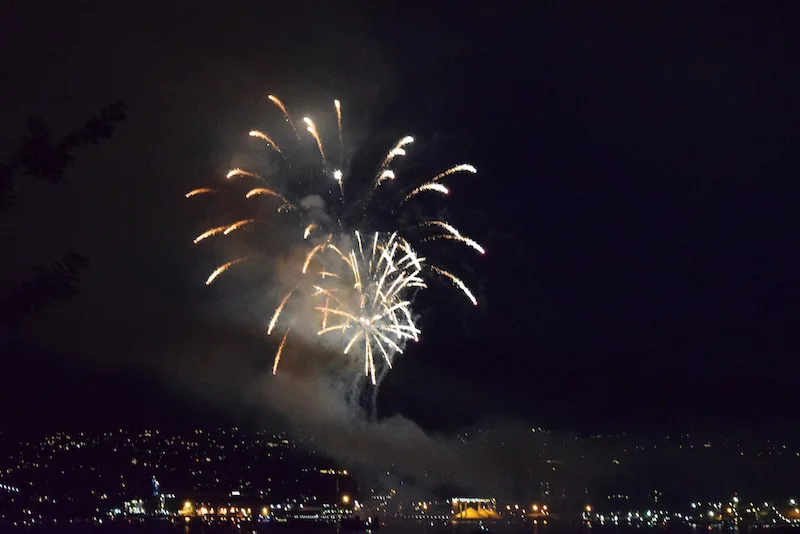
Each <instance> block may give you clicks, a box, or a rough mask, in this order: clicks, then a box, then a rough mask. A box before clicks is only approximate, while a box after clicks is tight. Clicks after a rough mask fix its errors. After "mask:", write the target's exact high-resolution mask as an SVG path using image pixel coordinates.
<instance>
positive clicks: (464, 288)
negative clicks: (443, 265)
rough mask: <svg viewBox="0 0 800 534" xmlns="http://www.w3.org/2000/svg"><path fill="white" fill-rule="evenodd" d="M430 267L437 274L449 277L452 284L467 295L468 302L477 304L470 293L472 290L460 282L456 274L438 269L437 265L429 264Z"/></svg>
mask: <svg viewBox="0 0 800 534" xmlns="http://www.w3.org/2000/svg"><path fill="white" fill-rule="evenodd" d="M431 269H432V270H433V271H434V272H436V273H439V274H441V275H442V276H444V277H446V278H449V279H450V281H451V282H453V284H455V285H456V287H458V288H459V289H460V290H461V291H463V292H464V294H465V295H466V296H467V298H468V299H469V300H470V302H472V305H473V306H477V305H478V301H477V300H476V299H475V295H473V294H472V291H470V290H469V288H467V286H466V285H464V282H462V281H461V280H460V279H459V278H458V277H457V276H455V275H454V274H451V273H449V272H447V271H445V270H444V269H440V268H439V267H436V266H435V265H431Z"/></svg>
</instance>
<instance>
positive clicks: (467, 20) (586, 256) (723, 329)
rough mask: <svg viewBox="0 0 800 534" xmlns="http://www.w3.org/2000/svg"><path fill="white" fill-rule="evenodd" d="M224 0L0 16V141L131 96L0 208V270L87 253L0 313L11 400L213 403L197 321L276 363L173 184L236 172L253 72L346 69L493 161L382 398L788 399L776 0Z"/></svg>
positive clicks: (367, 123)
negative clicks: (697, 2)
mask: <svg viewBox="0 0 800 534" xmlns="http://www.w3.org/2000/svg"><path fill="white" fill-rule="evenodd" d="M232 4H233V5H234V6H235V7H232V6H223V5H222V4H221V3H219V2H204V1H197V2H193V3H192V4H191V7H183V8H178V7H173V6H172V4H171V3H168V2H162V3H160V4H155V3H152V4H151V3H149V2H144V3H142V2H135V3H134V2H131V3H125V2H120V3H114V7H113V8H112V7H110V6H109V5H106V4H103V3H100V2H97V3H92V2H84V3H80V2H79V3H71V4H70V5H69V6H67V5H66V4H65V5H64V6H59V7H51V8H50V9H44V10H43V9H41V7H34V6H32V7H25V8H20V7H17V9H23V11H17V12H14V13H6V14H5V15H4V16H3V17H2V22H1V23H0V64H2V66H3V72H4V75H3V80H4V81H3V84H2V86H1V87H0V97H1V98H2V100H0V101H2V102H3V103H4V105H3V106H2V109H0V116H2V124H3V125H4V127H3V131H2V133H1V134H0V148H2V150H4V151H5V150H8V149H9V148H11V147H13V146H14V145H15V143H17V141H18V139H19V138H20V136H21V135H22V132H23V127H24V120H25V118H26V117H27V116H30V115H41V116H43V117H45V118H46V119H48V120H49V121H50V122H51V124H52V125H53V127H54V128H55V129H56V130H57V131H59V132H66V131H68V129H69V128H70V127H73V126H76V125H78V124H80V123H82V122H83V121H84V120H85V119H86V118H87V117H88V116H90V115H91V114H93V113H94V112H95V111H97V110H98V109H99V108H100V107H102V106H104V105H105V104H107V103H109V102H111V101H114V100H122V101H124V102H125V103H127V104H128V106H129V108H130V112H129V119H128V120H127V121H126V122H125V123H124V124H122V125H121V126H120V128H119V130H118V131H117V132H116V133H115V134H114V136H113V138H112V139H111V140H109V141H107V142H105V143H103V144H102V145H99V146H98V147H91V148H87V149H85V150H84V151H82V152H81V153H80V154H79V157H78V161H77V162H76V165H75V166H74V167H73V168H72V169H71V170H70V172H69V173H68V177H67V178H68V183H67V184H65V185H61V186H58V187H57V188H54V187H52V186H50V185H46V184H35V185H33V186H23V187H21V195H22V198H21V201H20V202H18V203H17V204H15V205H14V207H13V208H12V209H11V210H10V211H9V212H7V213H4V214H2V215H0V216H1V217H2V219H0V220H1V221H2V222H1V224H2V226H1V227H2V228H3V231H2V237H1V239H2V242H1V243H0V244H1V245H2V247H3V250H5V251H6V254H7V255H8V256H7V258H6V259H5V260H4V262H3V266H2V280H3V281H9V282H11V281H14V280H21V279H23V278H24V277H25V273H26V272H28V269H29V268H30V266H32V265H34V264H36V263H38V262H42V261H47V260H49V259H52V258H55V257H58V256H60V255H61V254H63V253H64V252H66V251H69V250H75V251H78V252H81V253H83V254H84V255H86V256H88V257H89V258H90V260H91V269H90V270H89V271H87V272H86V273H85V275H84V277H83V278H82V281H81V294H80V295H79V296H78V297H77V298H76V299H74V300H73V301H71V302H68V303H59V304H55V305H53V306H52V307H51V308H49V309H48V310H47V311H45V312H44V313H42V314H41V315H39V316H36V317H34V318H32V319H31V320H30V321H29V322H28V323H27V324H26V325H25V327H24V328H23V329H22V330H21V331H15V332H11V333H4V334H3V335H4V336H6V337H7V338H8V339H9V340H10V341H8V342H7V343H6V344H5V345H4V346H5V347H6V348H5V349H4V354H3V356H2V361H1V362H0V364H1V365H2V369H0V374H1V375H2V376H3V378H2V381H3V384H2V385H3V387H1V388H0V390H2V391H1V392H0V399H2V401H3V404H4V406H6V407H13V408H11V409H4V410H3V412H4V414H3V420H4V421H7V423H6V425H7V426H9V427H15V426H16V427H25V426H29V425H34V424H36V425H41V426H49V427H58V426H60V425H61V426H64V425H68V424H78V423H86V424H88V423H92V424H105V423H106V422H108V421H111V420H112V419H113V420H114V422H111V423H108V424H110V425H114V424H116V420H117V417H116V415H118V414H120V413H124V414H127V417H129V418H130V421H136V422H146V421H148V418H150V417H152V418H158V419H159V420H163V421H166V422H167V423H169V422H174V421H179V420H180V421H185V420H187V419H191V418H196V419H204V418H205V413H206V412H211V411H214V413H215V414H216V415H215V416H214V417H216V418H218V419H221V420H223V421H224V420H225V419H226V414H227V415H230V411H229V410H227V408H223V409H222V410H219V408H220V406H219V405H215V404H213V403H211V404H209V403H208V402H206V401H207V400H208V398H209V397H213V396H214V391H216V390H214V391H211V394H209V392H208V391H207V389H208V388H211V389H212V390H213V388H215V387H218V388H219V389H220V391H223V390H225V387H223V386H220V385H219V384H216V385H215V384H214V383H212V382H204V381H202V380H200V379H197V378H196V377H194V376H191V377H188V376H187V375H188V374H190V373H186V372H185V371H184V369H185V367H182V366H194V365H197V366H198V367H202V366H203V365H206V363H207V362H206V361H205V360H204V359H203V358H204V357H203V356H201V355H199V351H195V348H194V347H195V345H194V344H195V343H198V344H203V345H208V344H213V345H214V346H215V347H216V348H217V349H218V350H219V351H222V352H227V353H231V354H232V353H236V352H237V351H239V350H245V349H242V347H245V348H246V350H249V351H252V352H254V353H257V354H260V353H261V352H263V359H264V362H265V363H263V365H265V366H268V365H269V364H270V360H271V356H272V352H271V351H272V348H273V346H272V345H271V343H272V341H271V340H266V339H262V338H263V329H262V324H263V318H262V317H256V316H254V315H252V314H248V313H247V312H246V311H241V310H239V309H237V306H236V305H235V304H234V303H233V302H231V299H230V296H228V298H226V295H225V293H224V291H222V290H219V291H216V292H214V291H211V292H209V290H208V289H207V288H206V287H205V286H204V285H203V281H204V279H205V277H206V276H207V274H208V272H209V271H210V270H211V269H213V265H214V263H215V261H216V260H215V258H214V257H213V256H212V255H209V253H207V252H206V253H203V252H199V251H198V250H197V248H195V247H192V246H191V239H192V237H193V236H194V235H196V234H197V233H198V232H197V230H198V229H201V228H203V226H204V221H203V220H202V219H201V218H200V217H199V216H198V213H197V212H196V211H193V210H192V209H190V207H189V206H188V205H187V203H186V201H185V199H184V198H183V194H184V193H185V192H186V191H187V190H189V189H191V188H193V187H196V186H202V185H207V184H209V183H213V181H214V180H219V178H220V177H221V176H222V175H223V174H224V172H225V171H226V170H227V166H228V164H229V162H230V161H231V156H232V154H233V153H234V152H236V150H237V148H238V147H240V146H241V142H242V141H241V138H242V136H243V135H244V134H245V133H246V132H247V131H248V130H249V129H251V128H253V127H256V126H261V124H262V123H260V122H259V121H261V120H262V119H263V117H265V116H266V115H265V113H266V111H267V110H268V109H269V108H268V107H267V106H266V104H265V99H264V95H265V94H266V93H267V92H272V93H275V94H278V95H281V96H282V98H283V99H284V101H285V102H286V103H287V105H289V106H290V107H292V106H295V109H298V108H299V109H302V110H303V111H306V110H307V109H311V110H312V111H313V110H314V109H317V108H319V107H320V106H323V105H324V106H330V100H331V99H332V98H334V97H337V98H340V99H341V100H342V101H343V103H344V106H345V111H346V120H348V121H351V122H350V124H352V129H353V130H352V131H353V133H354V138H357V139H360V140H361V141H363V146H362V149H363V150H364V151H366V152H367V156H369V155H371V154H379V153H380V152H381V151H383V150H384V149H385V147H386V145H387V144H389V143H391V142H392V141H393V140H394V139H396V138H397V137H399V136H400V135H402V134H404V133H406V132H409V131H410V132H413V133H414V135H416V136H417V137H418V138H419V139H420V144H421V145H423V146H424V148H421V149H420V150H421V151H422V152H423V155H422V157H423V159H424V160H426V161H436V162H439V165H447V164H449V163H457V162H460V161H470V162H472V163H474V164H475V165H476V167H477V168H478V169H479V171H480V173H479V175H478V176H477V177H462V178H459V181H458V182H457V183H453V184H452V185H453V186H457V188H454V191H453V195H451V196H452V198H451V200H450V202H451V205H450V210H451V214H452V215H453V218H454V219H455V220H458V221H460V222H461V224H460V226H461V228H462V229H463V230H464V231H465V232H467V233H469V234H470V235H474V236H475V237H476V238H477V239H478V240H479V241H481V242H482V243H483V244H484V245H485V246H486V248H487V249H488V251H489V252H488V253H487V255H486V257H485V258H483V259H481V260H480V261H471V260H470V261H469V262H468V264H466V265H464V266H463V269H462V270H461V271H460V272H463V273H465V278H469V280H470V281H471V282H472V283H473V285H475V287H476V289H477V293H478V298H479V300H481V303H482V304H481V306H480V307H478V308H472V307H471V306H469V305H468V304H466V305H465V304H464V303H463V302H462V300H461V298H460V297H459V296H458V295H457V294H456V293H448V292H446V291H443V290H436V292H435V293H434V294H433V295H432V296H430V298H428V300H426V301H425V302H424V309H423V311H424V318H423V320H424V322H423V328H424V329H425V335H424V340H423V342H422V343H420V344H419V345H418V346H416V347H414V348H413V350H410V351H409V352H408V353H407V355H406V356H405V357H404V358H403V359H402V361H400V362H399V363H398V365H397V369H396V370H395V371H394V372H393V373H391V374H390V376H389V377H388V378H387V380H386V381H385V383H384V385H383V389H382V390H381V406H382V410H383V412H384V413H391V412H396V411H399V412H401V413H403V414H406V415H408V416H409V417H410V418H412V419H413V420H415V421H418V422H419V423H420V424H422V425H423V426H424V427H428V428H439V429H455V428H458V427H459V426H461V425H464V424H468V423H472V422H474V421H475V420H478V419H480V418H483V417H492V416H495V415H497V414H504V415H510V416H513V417H517V418H521V419H523V420H526V421H529V422H531V423H537V424H541V425H543V426H559V427H566V428H579V429H595V428H598V429H604V428H613V429H617V428H624V429H629V430H631V429H644V428H648V429H649V428H656V429H666V428H670V429H671V428H677V427H681V428H683V427H686V428H689V427H697V426H698V425H704V424H708V423H709V422H713V423H714V424H719V425H722V426H725V425H728V424H734V425H735V424H737V423H738V422H740V421H741V420H743V419H746V420H749V421H754V420H757V421H759V422H764V423H765V424H766V426H767V427H769V426H770V425H771V424H772V423H780V422H782V421H788V420H791V419H792V418H793V417H795V416H796V410H797V404H796V384H797V376H796V375H797V369H796V368H797V366H796V363H795V361H796V355H797V354H798V353H800V350H798V349H800V346H799V345H800V344H798V340H797V339H798V338H797V334H796V332H797V329H796V324H797V318H798V311H800V309H799V308H798V298H799V297H800V292H798V289H799V286H798V273H800V261H798V252H797V247H798V243H799V241H798V237H800V236H798V228H800V226H799V225H798V223H800V218H799V217H798V214H797V209H796V204H797V201H798V192H800V188H798V185H797V184H798V181H797V178H798V171H800V168H799V165H798V164H799V163H800V156H799V155H798V154H800V153H799V152H798V150H797V146H798V125H799V124H800V105H799V104H798V95H800V83H799V82H800V75H799V74H798V72H799V71H798V68H797V61H796V58H797V52H798V50H800V48H798V46H797V45H798V38H797V37H796V35H795V34H796V27H795V26H796V25H795V24H793V21H794V20H796V18H795V17H794V15H795V13H794V12H793V11H792V10H791V9H790V8H789V5H790V4H789V3H787V4H783V5H769V6H767V5H763V6H757V9H754V6H752V5H751V6H749V7H750V9H736V8H735V7H732V6H727V8H726V9H725V10H718V9H716V8H715V7H714V6H708V7H702V6H691V7H687V6H674V7H673V6H661V7H660V8H654V7H653V6H652V5H650V4H648V5H646V6H645V5H644V4H636V5H635V6H636V7H634V4H630V5H628V6H622V5H614V6H610V7H609V6H608V5H605V6H600V5H592V6H591V7H589V6H588V4H586V5H583V6H577V5H569V6H567V5H564V6H561V7H553V6H550V7H540V8H537V9H535V10H534V9H532V10H530V11H524V10H520V9H519V8H511V7H509V8H508V9H504V8H503V7H502V6H501V5H499V4H494V3H489V5H487V6H485V7H483V8H481V9H479V10H472V9H470V8H466V7H464V6H465V5H466V4H464V3H462V2H458V3H455V2H454V3H446V4H436V6H437V7H432V6H433V4H434V3H431V2H428V3H415V2H410V3H409V2H406V3H395V4H385V5H384V4H381V5H380V7H379V4H376V3H372V2H364V3H363V5H358V4H355V3H336V5H337V6H338V7H337V8H336V9H334V8H333V7H328V8H320V7H315V3H307V4H305V5H299V4H298V3H296V2H269V1H264V0H259V1H253V2H250V1H245V2H232ZM339 4H341V5H339ZM122 6H126V7H124V8H123V7H122ZM367 6H369V7H367ZM303 106H307V107H306V108H303ZM348 111H350V113H349V114H348ZM254 122H255V123H257V124H254ZM361 154H362V157H364V158H366V157H367V156H364V155H363V154H364V152H362V153H361ZM356 157H358V156H356ZM209 325H211V326H209ZM217 333H218V335H217ZM12 346H13V347H14V348H13V349H12ZM21 347H22V348H21ZM195 354H197V358H196V360H195V359H193V356H194V355H195ZM232 361H234V360H232ZM176 362H181V363H176ZM195 362H196V363H195ZM231 365H235V363H231ZM198 388H202V389H204V391H203V392H202V394H201V395H195V393H196V392H197V391H196V390H197V389H198ZM230 393H231V391H229V390H228V391H227V394H228V395H227V397H230ZM221 395H222V396H226V395H223V394H222V393H221ZM227 397H226V398H227ZM198 399H201V401H200V402H195V401H197V400H198ZM225 406H228V405H227V404H226V405H225ZM250 409H252V407H250ZM237 413H240V416H241V413H246V410H241V411H239V410H238V409H237ZM209 417H210V416H209ZM237 417H238V416H237ZM245 417H246V416H245ZM231 419H235V417H233V416H231Z"/></svg>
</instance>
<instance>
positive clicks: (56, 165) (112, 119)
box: [0, 102, 127, 325]
mask: <svg viewBox="0 0 800 534" xmlns="http://www.w3.org/2000/svg"><path fill="white" fill-rule="evenodd" d="M126 116H127V106H125V104H123V103H121V102H116V103H113V104H111V105H109V106H107V107H105V108H103V109H102V110H100V113H99V114H98V115H96V116H94V117H91V118H90V119H88V120H87V121H86V123H85V124H84V125H83V126H81V127H80V128H77V129H75V130H72V131H71V132H69V133H68V134H67V135H65V136H64V137H62V138H61V139H58V140H57V141H55V142H53V135H52V132H51V130H50V127H49V126H48V124H47V123H46V122H45V121H44V120H43V119H41V118H39V117H33V118H30V119H28V124H27V126H28V132H27V134H26V136H25V137H24V138H23V140H22V143H21V145H20V146H19V147H18V148H17V149H16V150H15V151H14V152H13V153H12V154H11V155H10V156H9V157H8V158H7V159H6V160H5V161H2V162H0V212H3V211H6V210H8V209H9V208H10V207H11V206H12V204H13V202H14V201H15V200H16V199H17V197H16V194H15V189H14V184H15V181H16V180H18V179H26V178H27V179H35V180H46V181H49V182H50V183H52V184H59V183H61V182H63V181H64V172H65V171H66V169H67V168H68V167H69V165H70V164H71V163H72V162H73V160H74V158H75V156H74V152H75V151H76V150H77V149H78V148H81V147H83V146H85V145H89V144H92V145H96V144H97V143H99V142H100V141H102V140H104V139H108V138H109V137H111V134H112V133H113V132H114V129H115V128H116V126H117V123H119V122H122V121H124V120H125V118H126ZM87 267H88V260H87V259H86V258H84V257H83V256H81V255H80V254H77V253H75V252H70V253H68V254H66V255H64V257H63V258H61V259H60V260H57V261H55V262H53V263H52V264H50V265H46V266H45V265H40V266H37V267H35V268H34V275H33V277H32V278H31V279H30V280H27V281H25V282H23V283H21V284H19V285H18V286H15V287H12V288H10V289H9V290H8V291H7V293H6V294H5V295H4V296H3V297H2V298H0V321H2V322H4V323H7V324H10V325H14V324H16V323H18V322H19V321H20V320H22V319H23V318H24V317H25V316H26V315H28V314H29V313H31V312H38V311H40V310H42V309H43V308H44V307H45V306H47V304H49V303H51V302H54V301H57V300H62V299H67V298H69V297H71V296H73V295H75V293H77V291H78V289H77V282H78V274H79V272H80V271H81V270H83V269H86V268H87Z"/></svg>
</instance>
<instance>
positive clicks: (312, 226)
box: [303, 223, 317, 239]
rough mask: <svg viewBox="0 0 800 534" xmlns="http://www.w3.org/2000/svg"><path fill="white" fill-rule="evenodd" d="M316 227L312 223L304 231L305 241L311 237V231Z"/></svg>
mask: <svg viewBox="0 0 800 534" xmlns="http://www.w3.org/2000/svg"><path fill="white" fill-rule="evenodd" d="M316 227H317V225H316V224H314V223H311V224H309V225H308V226H306V229H305V230H303V239H308V236H310V235H311V231H312V230H313V229H314V228H316Z"/></svg>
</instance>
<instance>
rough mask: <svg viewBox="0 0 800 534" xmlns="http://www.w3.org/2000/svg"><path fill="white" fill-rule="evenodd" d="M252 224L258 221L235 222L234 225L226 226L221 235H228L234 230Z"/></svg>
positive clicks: (244, 220) (243, 220)
mask: <svg viewBox="0 0 800 534" xmlns="http://www.w3.org/2000/svg"><path fill="white" fill-rule="evenodd" d="M254 222H258V219H242V220H241V221H236V222H235V223H233V224H231V225H230V226H228V227H227V228H226V229H225V230H224V231H223V232H222V233H223V234H225V235H228V234H230V233H231V232H233V231H234V230H238V229H239V228H241V227H242V226H246V225H248V224H252V223H254Z"/></svg>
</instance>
